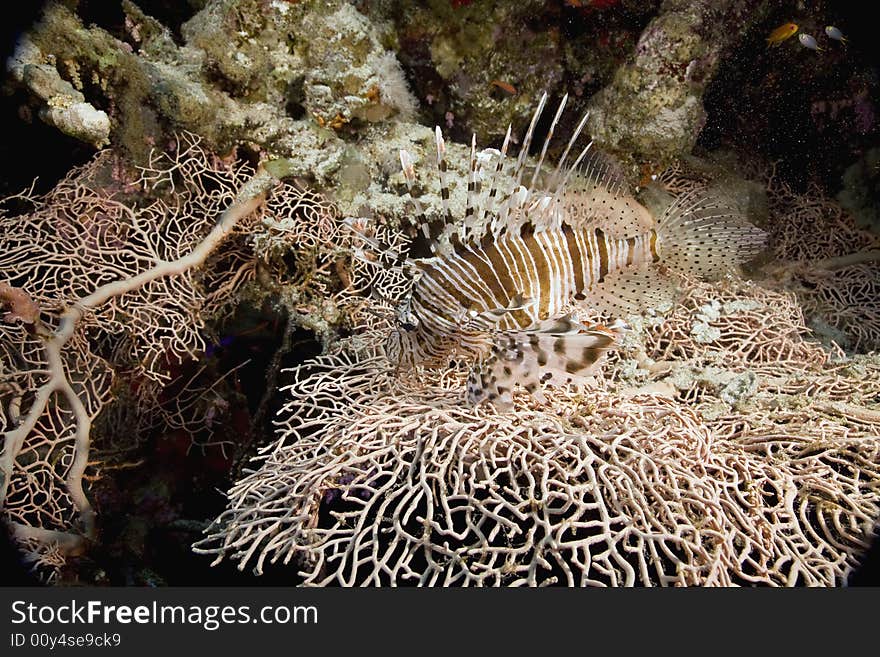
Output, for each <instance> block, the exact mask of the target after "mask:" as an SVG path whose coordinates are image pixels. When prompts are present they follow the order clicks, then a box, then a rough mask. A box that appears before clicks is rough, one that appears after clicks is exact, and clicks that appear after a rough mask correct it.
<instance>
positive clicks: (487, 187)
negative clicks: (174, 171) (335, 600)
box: [347, 94, 766, 408]
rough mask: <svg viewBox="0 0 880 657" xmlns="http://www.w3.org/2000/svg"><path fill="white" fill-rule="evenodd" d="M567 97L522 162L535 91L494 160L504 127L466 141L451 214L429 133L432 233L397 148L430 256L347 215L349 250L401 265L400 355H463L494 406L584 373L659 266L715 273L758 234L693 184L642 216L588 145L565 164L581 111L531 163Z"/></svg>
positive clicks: (406, 158)
mask: <svg viewBox="0 0 880 657" xmlns="http://www.w3.org/2000/svg"><path fill="white" fill-rule="evenodd" d="M567 99H568V97H567V95H566V96H565V97H563V99H562V101H561V102H560V105H559V108H558V109H557V111H556V113H555V115H554V117H553V119H552V122H551V125H550V128H549V131H548V133H547V136H546V138H545V140H544V143H543V146H542V147H541V149H540V154H539V155H538V161H537V164H536V165H534V168H533V169H531V171H530V167H529V163H528V154H529V150H530V147H531V145H532V140H533V138H534V134H535V129H536V127H537V125H538V122H539V119H540V118H541V115H542V113H543V111H544V108H545V105H546V102H547V94H544V95H543V96H542V98H541V100H540V102H539V103H538V106H537V109H536V110H535V112H534V114H533V116H532V119H531V122H530V124H529V126H528V129H527V131H526V133H525V137H524V138H523V140H522V142H521V146H520V148H519V153H518V155H517V157H516V158H515V159H514V158H513V157H508V150H509V147H510V144H511V141H512V138H511V137H512V130H511V128H510V127H508V129H507V134H506V136H505V138H504V142H503V144H502V146H501V149H500V150H495V149H484V150H482V151H480V152H477V148H476V137H473V138H472V139H471V153H470V172H469V175H468V183H467V199H466V209H465V212H464V216H463V217H461V218H460V219H458V220H457V219H456V218H455V217H453V216H452V212H451V210H450V203H449V198H450V195H449V186H448V180H447V178H448V175H447V166H446V158H445V155H446V145H445V142H444V139H443V135H442V133H441V130H440V128H439V127H437V128H436V129H435V138H436V146H437V169H438V172H439V182H440V198H441V201H442V210H443V214H444V218H443V220H442V221H441V226H440V229H439V231H438V230H434V231H433V235H432V225H431V222H430V221H429V220H428V219H427V218H426V216H425V213H424V211H423V209H422V207H421V204H420V203H419V200H418V198H417V195H416V194H415V193H414V184H415V181H416V173H415V168H414V160H413V157H412V155H411V154H410V153H409V152H407V151H405V150H402V151H400V161H401V165H402V168H403V175H404V178H405V181H406V184H407V187H408V190H409V192H408V193H409V196H410V198H411V199H412V202H413V207H414V208H415V212H416V214H417V215H418V225H419V227H420V228H421V229H422V232H423V233H424V235H425V237H426V238H428V239H429V240H430V248H431V252H432V255H431V257H425V258H414V257H410V256H408V255H407V254H405V253H394V252H392V251H390V250H389V249H388V248H387V247H385V246H383V245H382V244H380V243H379V242H378V241H377V240H376V239H375V237H374V236H372V235H371V234H370V233H369V231H368V230H367V227H366V224H365V222H364V220H361V219H349V220H347V223H348V225H349V226H350V227H351V229H352V230H353V231H354V232H355V234H356V235H357V237H358V238H359V239H360V240H362V241H363V243H364V244H365V245H366V246H367V247H368V248H369V250H370V251H372V252H370V251H361V252H360V254H361V256H362V257H364V256H367V257H366V259H367V260H368V261H370V262H373V263H376V262H380V263H381V262H382V261H383V260H384V261H385V262H386V263H388V262H391V263H393V264H394V265H397V266H403V267H404V268H406V269H408V270H409V271H411V272H412V273H413V278H414V282H413V285H412V288H411V291H410V293H409V296H408V297H407V298H406V299H404V300H403V302H402V303H401V304H400V305H399V307H398V312H397V324H398V329H397V331H396V332H395V333H394V334H393V335H392V338H393V340H392V343H393V352H396V355H397V359H398V360H399V362H400V364H402V365H403V364H406V365H409V366H412V365H425V366H429V367H431V366H433V367H437V366H444V365H447V364H448V363H449V362H450V361H451V360H452V359H454V358H462V357H464V358H467V359H470V360H471V361H472V362H473V367H472V369H471V372H470V375H469V377H468V384H467V395H468V399H469V401H470V402H471V403H479V402H483V401H486V400H488V401H490V402H492V403H493V404H495V405H496V406H497V407H499V408H508V407H510V405H511V404H512V395H513V391H514V389H515V388H516V386H522V387H523V388H525V389H526V390H527V391H528V392H529V393H531V394H532V396H533V397H534V398H536V399H538V400H541V399H543V394H542V391H541V385H542V384H547V385H556V386H560V385H566V384H570V383H585V382H587V381H588V380H589V377H590V376H591V375H592V374H593V373H594V371H595V369H596V367H597V366H598V364H599V363H600V362H601V360H602V357H603V355H604V354H605V352H606V351H607V350H609V349H611V348H612V347H614V346H615V344H616V342H617V340H618V339H619V337H620V333H621V331H622V330H625V329H626V324H625V322H624V321H623V319H622V318H623V317H625V316H626V315H628V314H630V313H639V312H641V311H643V310H645V309H647V308H649V307H656V306H657V305H658V304H660V303H662V301H664V300H668V299H671V298H672V297H673V296H674V293H675V289H676V281H675V278H674V277H673V276H672V275H671V274H673V273H675V272H679V273H685V274H689V275H696V276H699V277H704V278H705V277H714V276H718V275H720V274H723V273H725V272H727V271H729V270H730V269H731V268H732V267H733V266H735V265H737V264H740V263H742V262H745V261H746V260H748V259H750V258H752V257H754V256H755V255H756V254H757V253H758V252H759V251H760V250H761V249H762V248H763V245H764V242H765V237H766V236H765V234H764V233H763V232H762V231H760V230H759V229H757V228H755V227H754V226H752V225H751V224H750V223H748V221H746V219H745V218H744V217H742V216H741V215H740V214H739V213H738V212H737V211H735V210H733V209H731V208H729V207H727V206H726V205H725V204H724V203H722V202H721V201H720V200H719V199H716V198H713V197H712V196H710V195H708V194H707V193H706V192H700V191H695V192H692V193H690V194H687V195H684V196H682V197H679V198H678V199H677V200H676V201H675V202H673V203H672V205H670V206H669V208H668V209H667V210H666V211H665V213H664V214H663V216H662V217H661V218H660V219H659V221H657V222H654V219H653V216H652V215H651V213H650V212H649V211H648V210H647V208H645V207H644V206H642V205H641V204H639V203H638V202H637V201H636V200H635V199H634V198H633V197H632V196H631V195H629V194H628V193H626V192H625V184H624V183H623V178H622V176H620V175H619V173H617V172H616V170H615V167H614V166H613V165H612V163H611V160H609V159H608V158H607V157H602V156H596V154H595V152H592V153H591V152H590V151H591V147H592V142H590V143H588V144H587V145H586V147H584V148H583V149H582V150H581V151H580V153H579V154H578V155H577V157H575V158H574V159H573V161H571V162H569V159H570V157H571V156H572V153H573V151H574V150H575V144H576V142H577V141H578V138H579V136H580V135H581V132H582V131H583V129H584V126H585V124H586V122H587V118H588V115H585V116H584V117H583V118H582V119H581V121H580V123H579V124H578V125H577V127H576V129H575V130H574V132H573V134H572V136H571V138H570V139H569V140H568V142H567V145H566V147H565V149H564V151H563V152H562V155H561V156H560V157H559V159H558V161H557V162H556V165H555V167H552V171H551V170H549V169H545V162H546V161H547V159H548V158H547V153H548V149H549V148H550V144H551V140H552V138H553V132H554V130H555V129H556V127H557V125H558V124H559V120H560V117H561V116H562V114H563V110H564V108H565V105H566V102H567ZM588 154H590V157H588ZM529 171H530V173H531V175H530V178H529V180H528V184H523V181H524V178H525V177H526V176H527V174H528V173H529ZM434 228H435V229H436V226H434ZM577 311H592V312H593V313H604V314H605V315H606V316H611V317H617V318H619V319H617V320H616V321H614V322H613V323H611V324H610V325H607V326H606V325H602V324H598V323H596V324H582V323H580V322H578V321H577V320H576V319H575V315H574V313H575V312H577Z"/></svg>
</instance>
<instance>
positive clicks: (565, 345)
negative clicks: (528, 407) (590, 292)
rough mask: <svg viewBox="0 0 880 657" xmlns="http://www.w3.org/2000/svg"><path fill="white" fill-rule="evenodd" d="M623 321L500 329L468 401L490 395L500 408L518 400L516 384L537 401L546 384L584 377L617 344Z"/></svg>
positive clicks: (474, 373)
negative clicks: (577, 328)
mask: <svg viewBox="0 0 880 657" xmlns="http://www.w3.org/2000/svg"><path fill="white" fill-rule="evenodd" d="M622 327H623V324H620V323H618V324H615V325H613V326H612V327H610V328H609V327H605V326H598V325H597V326H591V327H589V328H586V329H583V327H582V329H583V330H582V331H581V332H580V333H572V332H566V333H542V332H540V331H509V332H504V333H499V334H498V336H497V339H496V341H495V343H494V344H493V345H492V350H491V352H490V353H489V354H488V355H487V356H486V357H485V358H483V360H482V361H481V362H480V363H479V364H478V365H477V366H476V367H475V368H474V370H473V371H472V372H471V375H470V376H469V377H468V388H467V392H468V401H470V402H471V403H480V402H483V401H486V400H488V401H489V402H491V403H493V404H494V405H495V406H496V407H498V408H502V409H504V408H509V407H510V406H511V405H512V404H513V391H514V389H515V388H516V386H517V385H519V386H522V387H523V388H525V389H526V390H527V391H528V392H529V393H531V395H532V396H533V397H534V398H535V399H536V400H538V401H542V400H543V392H542V384H547V385H551V386H564V385H567V384H570V383H580V384H582V383H585V382H586V381H587V379H588V377H589V376H590V375H592V374H593V373H594V372H595V370H596V368H597V367H598V365H599V364H600V363H601V361H602V358H603V356H604V355H605V352H606V351H608V350H609V349H611V348H613V347H614V345H615V343H616V341H617V338H618V335H619V330H620V329H621V328H622Z"/></svg>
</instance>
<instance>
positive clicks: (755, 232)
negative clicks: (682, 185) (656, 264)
mask: <svg viewBox="0 0 880 657" xmlns="http://www.w3.org/2000/svg"><path fill="white" fill-rule="evenodd" d="M657 236H658V241H659V243H660V257H661V260H662V262H663V263H664V264H665V265H667V266H668V267H670V268H671V269H674V270H676V271H679V272H681V273H684V274H688V275H691V276H697V277H700V278H717V277H719V276H723V275H724V274H727V273H728V272H730V271H731V270H732V269H733V268H734V267H735V266H736V265H739V264H742V263H744V262H746V261H748V260H750V259H751V258H754V257H755V256H756V255H757V254H758V253H760V251H761V250H762V249H763V248H764V245H765V242H766V240H767V235H766V233H764V231H762V230H760V229H759V228H756V227H755V226H753V225H752V224H751V223H749V222H748V220H746V218H745V217H743V215H742V214H741V213H740V212H739V211H738V210H735V209H733V208H731V207H730V206H728V205H727V204H726V203H724V202H723V201H722V200H720V199H719V198H717V197H715V196H713V195H711V194H709V193H707V192H706V191H704V190H694V191H693V192H690V193H689V194H685V195H684V196H680V197H679V198H678V199H676V200H675V202H674V203H672V205H670V206H669V207H668V208H667V209H666V212H665V213H664V214H663V216H662V217H661V219H660V222H659V227H658V229H657Z"/></svg>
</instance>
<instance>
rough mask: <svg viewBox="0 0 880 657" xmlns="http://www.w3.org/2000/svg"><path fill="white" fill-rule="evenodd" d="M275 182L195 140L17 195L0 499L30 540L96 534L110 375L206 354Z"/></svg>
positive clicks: (59, 541) (4, 344)
mask: <svg viewBox="0 0 880 657" xmlns="http://www.w3.org/2000/svg"><path fill="white" fill-rule="evenodd" d="M273 183H274V180H273V179H272V178H271V177H270V176H268V175H266V174H265V173H259V174H255V173H254V172H253V170H252V169H250V168H249V167H247V166H245V165H241V164H239V163H236V162H234V161H228V162H224V161H222V160H219V159H217V158H214V157H213V156H211V155H210V154H209V153H207V152H206V151H205V150H204V149H202V148H201V146H200V145H199V144H198V141H197V140H196V139H194V138H192V137H185V138H183V139H182V140H181V141H179V142H178V143H177V144H176V148H175V149H174V150H173V151H172V153H171V154H160V155H157V156H156V157H154V158H153V159H151V161H150V164H149V165H148V166H147V167H146V168H144V169H143V170H142V171H141V172H140V174H139V176H137V177H135V178H133V179H128V178H126V176H125V174H124V172H123V170H122V169H121V168H119V166H118V163H117V162H115V161H114V159H113V156H112V155H111V154H109V153H104V154H101V155H99V156H98V157H97V158H96V159H95V160H94V161H93V162H91V163H90V164H88V165H86V166H85V167H84V168H82V169H79V170H76V171H74V172H72V174H71V175H70V176H68V177H67V178H66V179H64V180H63V181H61V182H60V183H59V184H58V185H57V186H56V187H55V188H54V189H53V190H52V191H51V192H50V193H49V194H47V195H46V196H34V195H32V194H30V193H25V194H22V195H20V196H18V197H15V198H13V199H7V201H6V203H7V204H13V203H23V204H26V205H30V206H31V207H30V211H29V212H26V213H24V214H16V213H13V212H12V211H7V212H6V213H5V214H4V215H3V216H2V217H0V244H2V249H0V253H2V255H0V271H2V272H3V275H4V277H6V278H7V279H8V282H7V283H4V288H3V289H4V290H5V293H4V295H3V299H2V300H3V302H4V305H6V306H10V307H11V312H10V313H8V314H7V315H6V317H5V318H4V321H3V324H2V325H0V331H2V332H0V353H2V361H0V363H2V369H0V376H2V379H0V384H2V386H0V392H2V402H3V407H4V411H5V413H4V415H3V418H2V419H3V431H4V434H3V437H4V441H3V450H2V456H0V476H2V481H0V501H2V505H3V510H4V515H5V517H6V519H7V520H8V521H10V523H11V525H12V527H13V529H14V531H15V534H16V535H17V536H18V537H19V538H21V539H22V540H23V541H25V542H33V541H40V540H42V544H43V546H44V547H45V548H46V549H49V550H52V549H56V548H58V546H63V548H64V550H63V551H66V552H71V551H74V550H78V549H82V547H83V545H84V543H83V539H84V538H92V537H93V536H94V532H95V519H94V511H93V509H92V506H91V503H90V501H89V499H88V497H87V496H86V493H85V490H84V487H83V476H84V474H85V472H86V468H87V466H88V464H89V449H90V445H91V440H92V435H91V434H92V431H91V427H92V423H93V421H94V420H95V418H96V416H97V415H98V413H99V412H100V411H101V409H102V408H103V406H104V405H105V404H106V403H107V401H108V400H109V399H110V392H111V384H112V380H113V376H114V374H115V373H118V372H122V371H124V372H127V373H128V375H129V376H131V377H132V378H134V379H135V380H141V381H142V382H144V383H143V385H149V382H151V381H152V382H161V381H163V380H164V379H166V378H167V373H166V372H165V371H164V368H163V366H164V363H165V361H166V360H167V359H170V360H181V359H185V358H188V357H190V356H192V355H193V354H194V353H196V351H197V350H201V349H204V342H203V340H202V336H201V333H200V331H201V329H202V328H203V327H204V317H206V316H209V315H210V314H211V312H212V310H216V303H217V297H216V295H218V294H220V295H222V294H224V293H225V294H230V293H231V292H232V290H233V289H234V288H235V287H236V286H237V285H238V284H239V283H240V282H241V280H242V278H243V276H244V277H246V275H247V274H243V270H246V269H248V268H249V267H250V268H251V269H252V266H251V264H252V263H251V262H250V260H246V259H243V258H242V257H241V254H240V253H238V252H237V251H236V246H235V240H232V241H231V242H230V241H229V240H228V238H229V236H230V235H231V234H233V233H234V232H235V231H236V230H239V229H240V226H241V225H242V224H243V223H245V220H246V219H247V218H248V217H250V216H251V215H252V214H253V211H254V209H255V208H256V207H257V206H258V205H259V204H260V202H261V201H262V199H263V197H264V195H265V192H266V190H267V189H268V188H269V187H270V185H271V184H273ZM135 190H137V191H138V192H139V193H140V194H142V195H143V197H142V200H141V201H140V202H138V201H136V200H135V199H134V197H133V196H130V194H131V193H132V192H134V191H135ZM230 243H231V244H232V245H233V246H232V248H231V249H229V250H227V252H226V253H225V257H226V258H227V262H231V263H235V264H236V267H233V268H230V269H228V270H226V271H222V272H221V271H216V270H215V271H214V272H213V273H212V274H211V275H210V276H207V277H202V276H200V275H199V274H198V273H197V272H198V270H199V268H200V267H201V266H202V265H204V264H205V262H206V261H208V260H209V258H212V257H216V254H217V250H218V248H219V247H220V246H221V245H223V244H227V245H229V244H230ZM251 260H252V259H251ZM206 280H208V281H209V284H210V288H211V290H212V294H213V295H214V296H212V294H207V293H205V292H204V291H203V288H202V285H203V284H204V283H205V281H206ZM212 304H215V307H213V308H212ZM22 308H25V309H26V310H27V312H25V311H23V310H22ZM33 308H38V309H39V312H36V311H35V310H34V311H33V312H31V310H32V309H33ZM53 546H54V547H53ZM34 558H35V559H37V560H39V559H40V558H41V557H39V555H35V556H34Z"/></svg>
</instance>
